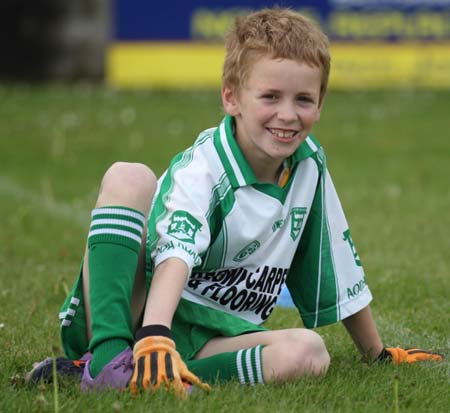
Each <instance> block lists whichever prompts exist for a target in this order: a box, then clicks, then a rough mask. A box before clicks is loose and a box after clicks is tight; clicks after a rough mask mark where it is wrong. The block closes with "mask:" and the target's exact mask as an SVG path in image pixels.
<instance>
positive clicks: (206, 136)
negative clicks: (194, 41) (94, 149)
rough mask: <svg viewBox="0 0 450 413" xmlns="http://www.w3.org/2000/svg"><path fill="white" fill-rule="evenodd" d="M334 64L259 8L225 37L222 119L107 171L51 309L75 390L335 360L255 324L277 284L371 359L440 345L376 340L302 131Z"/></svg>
mask: <svg viewBox="0 0 450 413" xmlns="http://www.w3.org/2000/svg"><path fill="white" fill-rule="evenodd" d="M329 71H330V56H329V50H328V41H327V38H326V36H325V35H324V34H323V33H322V32H321V31H320V30H319V29H318V28H317V27H316V26H315V25H314V24H313V23H312V22H311V21H309V20H308V19H306V18H304V17H303V16H301V15H299V14H297V13H294V12H292V11H289V10H285V9H266V10H262V11H259V12H256V13H253V14H250V15H249V16H247V17H244V18H238V19H237V20H236V22H235V25H234V26H233V28H232V29H231V31H230V32H229V34H228V37H227V40H226V58H225V63H224V69H223V85H222V102H223V107H224V109H225V112H226V114H227V115H226V116H225V119H224V120H223V121H222V123H221V124H220V126H219V127H217V128H213V129H208V130H206V131H204V132H202V133H201V134H200V135H199V137H198V138H197V140H196V142H195V143H194V145H193V146H192V147H191V148H189V149H187V150H186V151H185V152H183V153H181V154H179V155H177V156H175V158H174V159H173V160H172V162H171V164H170V166H169V169H168V170H167V171H166V172H165V173H164V174H163V176H162V177H161V178H160V179H159V180H158V182H156V178H155V177H154V175H153V173H152V172H151V171H150V170H149V169H148V168H147V167H145V166H143V165H138V164H126V163H117V164H114V165H113V166H112V167H111V168H110V169H109V170H108V171H107V172H106V174H105V176H104V178H103V181H102V185H101V188H100V194H99V197H98V200H97V204H96V207H95V209H94V211H93V212H92V224H91V229H90V232H89V236H88V245H87V250H86V254H85V258H84V263H83V266H82V269H81V272H80V277H79V279H78V280H77V282H76V284H75V286H74V288H73V290H72V292H71V294H70V295H69V297H68V298H67V300H66V302H65V304H64V306H63V311H62V312H61V313H60V318H61V326H62V327H61V335H62V343H63V347H64V350H65V353H66V355H67V356H68V357H69V359H72V360H75V359H80V358H82V360H83V361H84V363H85V365H84V369H80V371H81V370H82V371H83V374H82V379H81V387H82V389H98V390H100V389H103V388H106V387H113V388H119V389H120V388H124V387H127V386H128V385H129V387H130V389H131V391H132V392H133V393H134V394H136V393H138V392H139V391H140V390H142V389H147V388H148V389H151V390H155V389H157V388H158V387H159V386H161V385H162V384H163V385H164V386H166V387H168V388H171V389H173V390H174V391H175V392H176V393H177V394H179V395H180V396H184V395H185V394H186V391H187V390H186V385H190V384H194V385H197V386H199V387H201V388H203V389H208V388H209V386H208V385H207V384H206V383H204V382H202V381H206V382H214V380H216V379H218V380H224V381H225V380H231V379H237V380H239V381H240V382H241V383H251V384H253V383H268V382H272V381H278V382H281V381H287V380H294V379H297V378H299V377H303V376H319V375H322V374H324V373H325V372H326V371H327V368H328V366H329V362H330V358H329V355H328V352H327V350H326V348H325V345H324V343H323V341H322V339H321V338H320V336H319V335H318V334H317V333H315V332H313V331H311V330H307V329H287V330H280V331H268V330H267V329H265V328H264V327H263V326H262V325H261V324H262V323H263V322H264V321H265V320H266V319H267V318H268V317H269V315H270V313H271V312H272V310H273V308H274V306H275V304H276V300H277V297H278V295H279V293H280V291H281V287H282V285H283V284H284V282H286V284H287V286H288V288H289V290H290V292H291V295H292V297H293V300H294V303H295V304H296V306H297V308H298V309H299V311H300V313H301V316H302V319H303V321H304V324H305V326H306V327H308V328H312V327H318V326H321V325H325V324H329V323H333V322H336V321H339V320H342V321H343V323H344V325H345V327H346V328H347V330H348V332H349V334H350V335H351V337H352V339H353V340H354V342H355V344H356V346H357V347H358V349H359V351H360V352H361V354H362V355H363V356H364V357H365V358H367V359H368V360H372V361H374V360H392V361H393V362H395V363H400V362H414V361H417V360H422V359H423V360H426V359H433V360H440V359H442V357H441V356H440V355H438V354H435V353H430V352H426V351H423V350H417V349H415V350H412V351H407V350H403V349H400V348H384V347H383V344H382V342H381V339H380V337H379V335H378V332H377V329H376V326H375V323H374V321H373V318H372V315H371V312H370V307H369V302H370V301H371V298H372V297H371V294H370V291H369V289H368V287H367V285H366V282H365V278H364V272H363V269H362V267H361V263H360V261H359V257H358V254H357V252H356V249H355V247H354V245H353V242H352V239H351V236H350V232H349V229H348V225H347V222H346V220H345V217H344V214H343V211H342V208H341V205H340V202H339V199H338V197H337V194H336V191H335V189H334V186H333V183H332V181H331V178H330V175H329V173H328V171H327V167H326V158H325V155H324V152H323V150H322V148H321V146H320V144H319V143H318V142H317V141H316V140H315V139H314V138H313V137H311V136H310V132H311V130H312V127H313V125H314V124H315V123H316V122H318V121H319V119H320V113H321V110H322V107H323V103H324V97H325V93H326V90H327V82H328V76H329ZM151 200H153V201H152V204H151V205H150V201H151ZM150 207H151V208H150ZM149 214H150V215H149ZM148 215H149V219H148V222H146V217H147V216H148ZM142 239H145V240H146V244H145V248H144V243H142V241H141V240H142ZM355 286H357V288H356V287H355ZM348 289H352V294H351V295H348V294H347V291H348ZM132 349H133V350H132ZM183 360H184V361H183ZM77 365H78V366H80V365H81V364H80V362H77ZM58 366H59V368H60V370H63V369H64V367H68V371H73V370H76V369H77V367H76V366H75V365H73V364H71V363H70V362H64V361H60V362H59V363H58ZM42 368H43V366H42V365H41V366H38V367H37V368H35V370H34V376H38V375H39V372H42Z"/></svg>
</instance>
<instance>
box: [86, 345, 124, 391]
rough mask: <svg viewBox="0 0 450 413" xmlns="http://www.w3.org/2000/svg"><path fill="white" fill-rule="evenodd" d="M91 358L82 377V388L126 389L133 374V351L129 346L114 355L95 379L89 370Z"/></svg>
mask: <svg viewBox="0 0 450 413" xmlns="http://www.w3.org/2000/svg"><path fill="white" fill-rule="evenodd" d="M89 364H90V360H89V361H88V362H87V363H86V365H85V368H84V371H83V377H82V379H81V390H83V391H87V390H97V391H102V390H107V389H119V390H122V389H125V388H126V387H127V386H128V383H129V382H130V380H131V376H132V375H133V351H132V350H131V348H129V347H127V348H126V349H125V350H124V351H122V352H121V353H120V354H119V355H117V356H116V357H114V358H113V359H112V360H111V361H110V362H109V363H108V364H107V365H106V366H105V367H103V369H102V371H101V372H100V373H99V374H98V375H97V377H96V378H95V379H93V378H92V377H91V373H90V372H89Z"/></svg>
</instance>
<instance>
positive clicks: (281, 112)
mask: <svg viewBox="0 0 450 413" xmlns="http://www.w3.org/2000/svg"><path fill="white" fill-rule="evenodd" d="M277 117H278V119H279V120H282V121H283V122H286V123H289V122H293V121H296V120H297V112H296V110H295V107H294V106H293V105H292V104H290V103H285V104H282V105H280V106H279V108H278V113H277Z"/></svg>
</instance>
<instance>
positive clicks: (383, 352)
mask: <svg viewBox="0 0 450 413" xmlns="http://www.w3.org/2000/svg"><path fill="white" fill-rule="evenodd" d="M391 360H392V354H391V353H389V351H387V350H386V349H385V348H383V350H381V353H380V354H379V355H378V357H377V358H376V359H375V360H374V361H375V362H376V363H379V362H384V361H391Z"/></svg>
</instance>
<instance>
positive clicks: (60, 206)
mask: <svg viewBox="0 0 450 413" xmlns="http://www.w3.org/2000/svg"><path fill="white" fill-rule="evenodd" d="M4 196H8V197H11V198H13V199H14V200H15V201H17V202H23V203H26V204H28V206H32V207H33V208H35V209H38V210H40V211H44V212H46V213H48V214H49V215H51V216H52V217H55V218H59V219H63V220H67V221H70V222H72V223H74V224H77V225H79V226H81V227H83V228H85V227H86V226H87V225H88V224H89V218H90V217H89V212H88V211H82V210H80V209H78V208H76V207H75V206H73V205H71V204H69V203H67V202H61V201H55V200H54V199H52V198H49V197H45V196H43V195H41V194H39V193H37V192H33V191H30V190H29V189H26V188H24V187H23V186H21V185H20V184H18V183H17V182H15V181H14V180H12V179H10V178H8V177H5V176H0V197H4Z"/></svg>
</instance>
